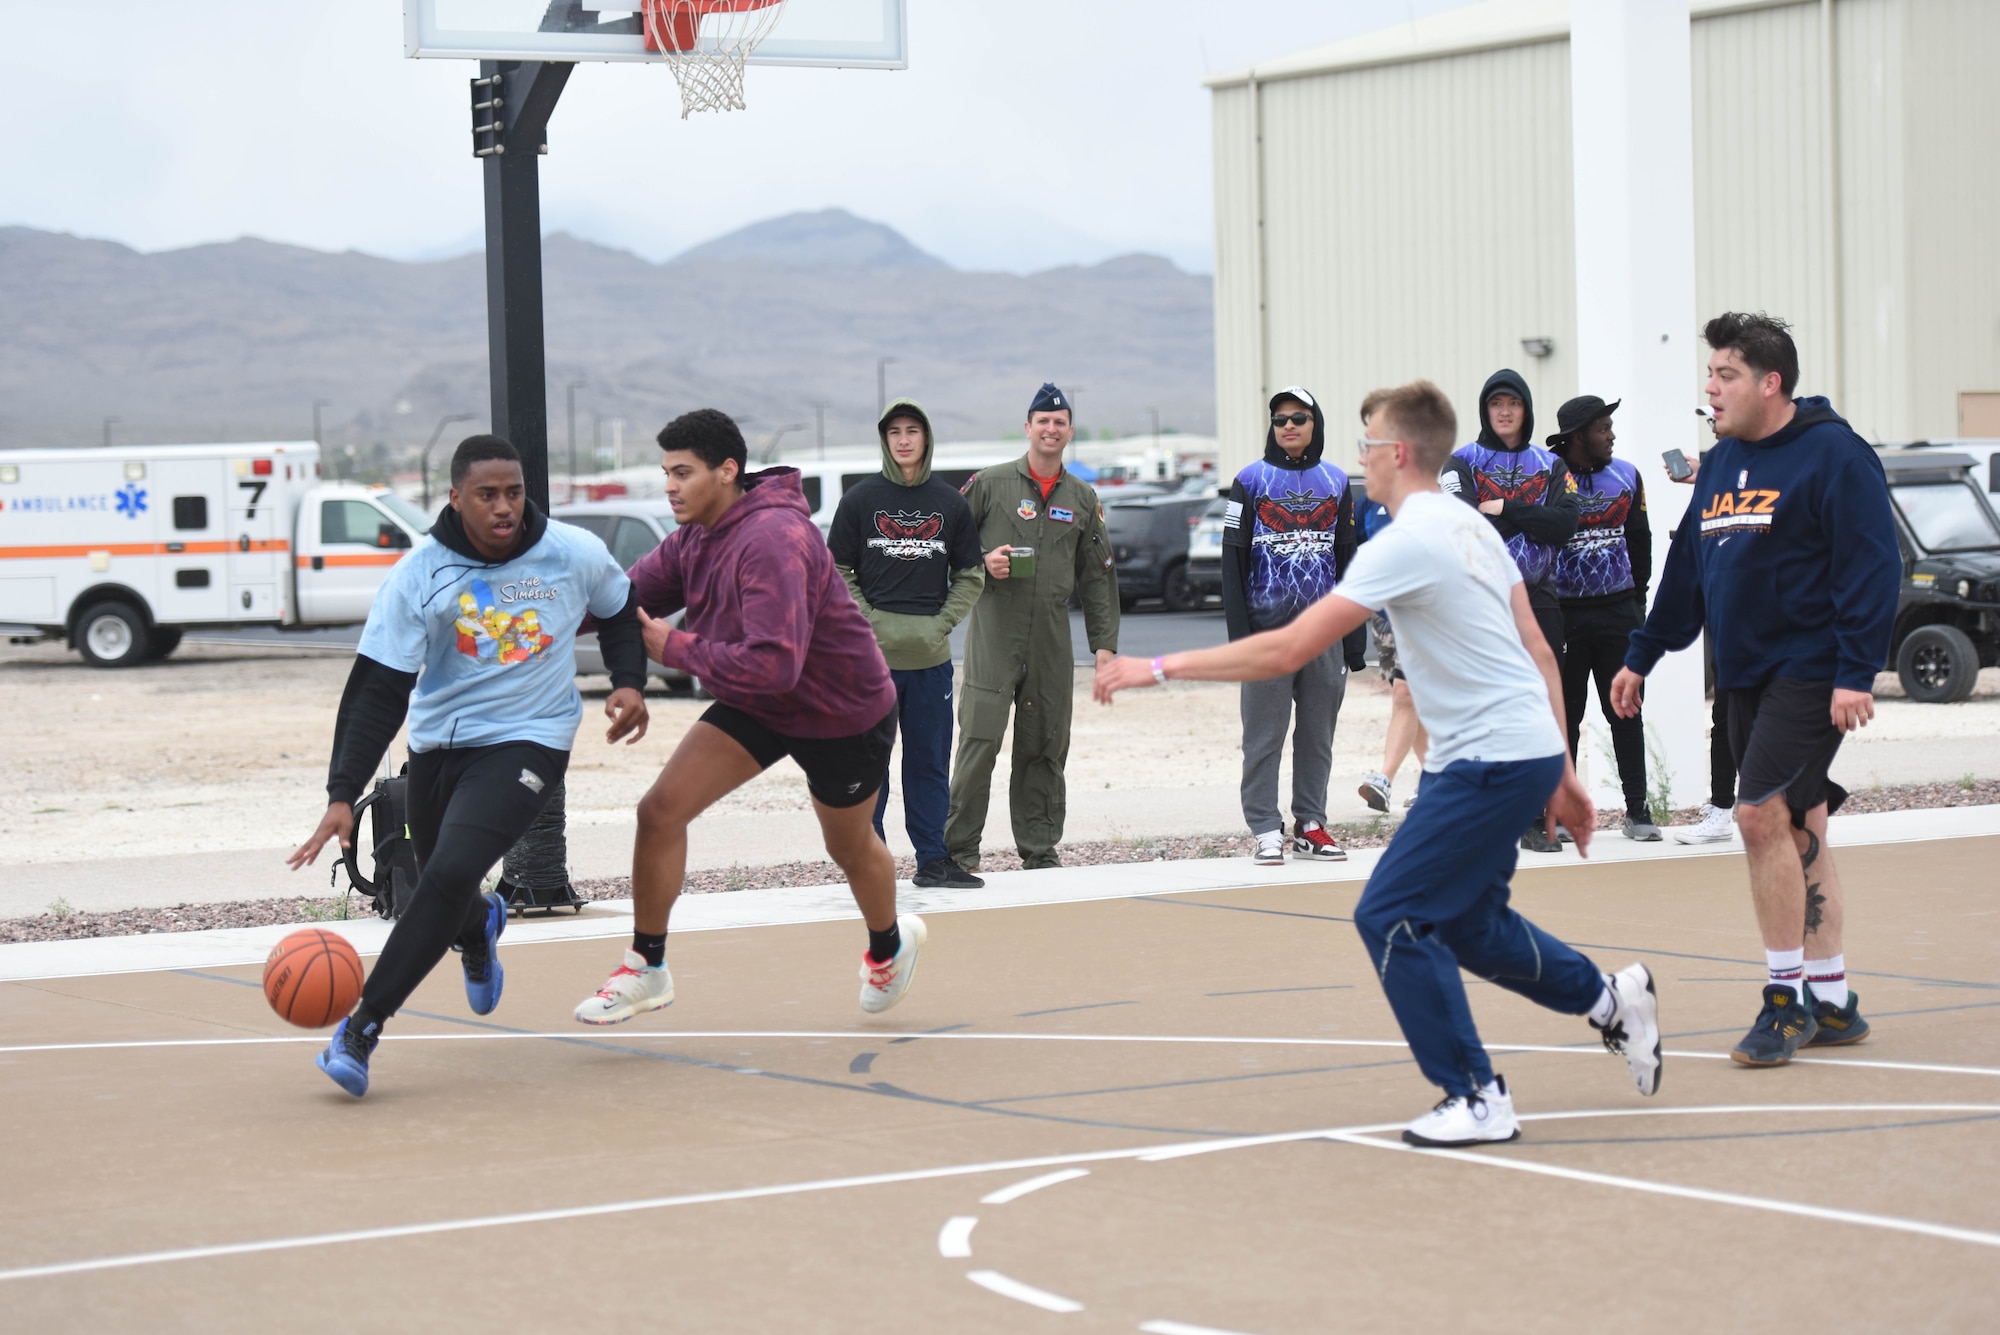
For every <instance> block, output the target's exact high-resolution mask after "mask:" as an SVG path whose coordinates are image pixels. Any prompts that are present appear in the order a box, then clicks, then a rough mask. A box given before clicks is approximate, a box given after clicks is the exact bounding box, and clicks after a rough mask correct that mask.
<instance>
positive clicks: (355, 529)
mask: <svg viewBox="0 0 2000 1335" xmlns="http://www.w3.org/2000/svg"><path fill="white" fill-rule="evenodd" d="M429 528H430V517H429V516H427V515H425V514H424V513H423V512H422V511H421V510H420V509H418V507H416V506H415V505H412V504H410V503H409V502H408V501H406V500H404V499H402V498H401V497H400V496H397V495H396V494H394V493H393V492H391V491H389V490H388V489H387V488H386V487H364V486H358V485H354V484H350V483H332V482H323V481H321V479H320V459H319V446H318V445H316V444H314V443H313V442H312V441H309V440H308V441H295V440H294V441H266V442H261V443H253V444H229V445H141V446H131V447H125V448H117V449H85V450H0V634H6V635H9V636H12V637H13V638H14V639H15V640H16V641H17V642H21V641H32V640H38V639H56V638H61V639H64V640H66V641H67V642H68V643H69V646H70V647H71V648H73V649H76V650H77V651H79V652H80V653H82V655H83V657H84V659H85V661H87V662H89V663H92V664H94V665H96V666H98V667H130V666H132V665H134V664H138V663H145V662H149V661H152V660H156V659H161V658H165V657H166V656H167V655H168V654H170V653H172V652H173V651H174V648H175V646H176V645H178V644H179V643H180V641H181V636H182V634H183V633H184V632H186V631H189V630H200V629H213V628H219V627H236V626H258V625H264V626H279V627H285V628H306V627H317V626H342V625H353V624H355V623H357V622H360V621H363V620H365V619H366V618H367V616H368V606H369V604H370V603H371V602H373V601H374V598H375V590H376V589H377V588H379V587H380V586H381V583H382V581H383V580H384V579H385V578H387V577H388V574H389V569H390V567H392V566H394V565H395V564H396V562H398V561H400V560H402V558H403V556H404V555H405V554H406V553H408V552H409V550H410V549H411V548H412V547H413V546H415V545H416V543H417V540H418V539H419V538H421V537H423V536H424V534H425V533H426V532H427V531H428V530H429Z"/></svg>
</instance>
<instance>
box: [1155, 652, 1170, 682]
mask: <svg viewBox="0 0 2000 1335" xmlns="http://www.w3.org/2000/svg"><path fill="white" fill-rule="evenodd" d="M1153 681H1154V682H1155V684H1157V685H1160V686H1165V685H1166V684H1167V660H1166V655H1164V654H1161V655H1158V656H1156V657H1155V658H1154V659H1153Z"/></svg>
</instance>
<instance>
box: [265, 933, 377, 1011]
mask: <svg viewBox="0 0 2000 1335" xmlns="http://www.w3.org/2000/svg"><path fill="white" fill-rule="evenodd" d="M264 999H265V1000H266V1001H268V1002H270V1003H271V1009H272V1010H274V1011H276V1012H277V1013H278V1016H279V1018H281V1019H283V1020H285V1021H286V1022H288V1023H290V1024H295V1025H297V1026H298V1027H299V1028H301V1029H324V1028H326V1027H327V1026H328V1025H330V1024H333V1023H334V1022H335V1021H337V1020H339V1019H341V1017H343V1016H345V1015H346V1014H347V1013H348V1012H349V1011H351V1010H353V1009H354V1003H355V1002H357V1001H359V1000H360V999H361V956H359V955H358V954H356V953H355V951H354V947H353V946H351V945H349V944H348V941H347V938H346V937H344V936H339V935H337V934H335V933H333V932H328V931H322V930H321V929H320V928H317V927H302V928H300V929H299V930H298V931H296V932H293V933H292V934H291V935H290V936H288V937H286V938H285V939H284V940H282V941H280V942H279V943H278V944H277V945H275V946H273V947H272V948H271V953H270V955H269V956H268V957H266V958H265V960H264Z"/></svg>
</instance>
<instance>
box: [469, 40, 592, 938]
mask: <svg viewBox="0 0 2000 1335" xmlns="http://www.w3.org/2000/svg"><path fill="white" fill-rule="evenodd" d="M575 68H576V66H575V65H574V64H573V63H571V62H568V61H555V60H548V61H512V60H506V61H494V60H484V61H481V62H480V64H479V77H478V78H477V79H474V80H472V155H473V156H474V157H476V158H479V159H481V160H482V162H483V163H484V170H485V173H486V182H485V184H486V357H487V375H488V380H489V383H490V385H491V389H492V401H493V434H494V435H496V436H499V437H501V438H503V439H505V440H508V441H511V442H512V443H513V445H514V448H515V449H517V450H519V451H520V452H521V474H522V480H523V481H524V482H526V483H527V488H528V499H530V500H531V501H533V502H534V503H535V504H536V505H538V506H540V507H541V509H542V511H543V513H547V512H548V509H549V388H548V382H549V374H548V362H547V354H546V350H545V347H544V344H543V339H542V185H541V172H540V163H541V156H542V154H544V153H546V152H548V151H549V116H550V115H551V114H552V113H553V112H554V111H555V109H556V102H557V100H558V99H559V98H561V97H562V90H563V86H564V85H565V84H567V83H568V82H569V75H570V71H571V70H573V69H575ZM566 806H567V794H566V793H565V792H564V786H563V785H562V784H561V783H558V784H556V786H555V788H554V790H553V791H551V792H550V794H549V798H548V802H547V804H546V805H545V806H544V807H543V808H542V813H541V815H540V816H538V817H536V819H535V822H534V824H532V825H530V826H529V827H528V829H527V831H526V832H525V833H524V834H523V835H522V836H521V839H520V841H519V842H518V843H516V844H515V845H514V847H513V848H511V849H509V850H508V852H507V857H506V860H505V861H504V862H503V863H502V867H503V872H502V875H503V876H504V878H505V879H506V880H507V881H508V882H509V883H511V884H513V885H515V886H519V887H521V888H522V890H523V891H525V892H526V898H527V899H528V900H529V901H535V902H540V901H542V896H543V894H545V893H549V892H553V891H554V890H556V889H557V888H560V889H561V890H562V891H563V898H565V899H567V898H569V894H570V891H569V885H570V880H569V840H568V837H567V832H566V830H565V815H566ZM538 892H541V893H538Z"/></svg>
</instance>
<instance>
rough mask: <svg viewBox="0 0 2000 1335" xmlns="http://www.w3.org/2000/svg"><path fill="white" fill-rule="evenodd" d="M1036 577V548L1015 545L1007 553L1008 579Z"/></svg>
mask: <svg viewBox="0 0 2000 1335" xmlns="http://www.w3.org/2000/svg"><path fill="white" fill-rule="evenodd" d="M1034 577H1035V549H1034V548H1033V547H1015V548H1013V549H1012V550H1010V551H1009V552H1008V553H1007V578H1008V579H1033V578H1034Z"/></svg>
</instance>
